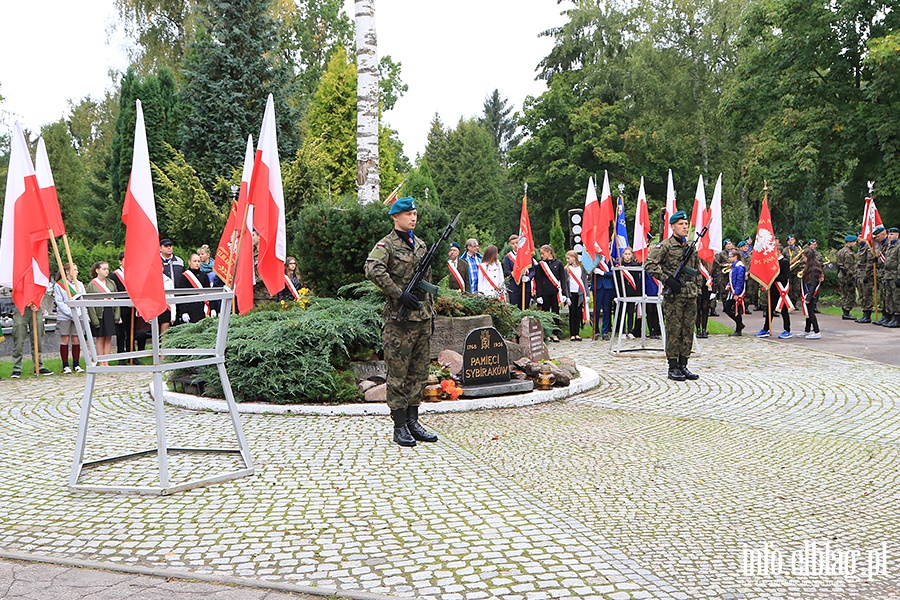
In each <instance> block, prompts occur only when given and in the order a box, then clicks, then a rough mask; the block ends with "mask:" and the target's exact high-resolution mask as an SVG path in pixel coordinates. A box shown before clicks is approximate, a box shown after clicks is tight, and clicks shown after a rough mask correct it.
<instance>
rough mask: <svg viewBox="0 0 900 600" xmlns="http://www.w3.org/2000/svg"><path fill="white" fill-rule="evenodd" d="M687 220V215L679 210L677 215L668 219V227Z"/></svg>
mask: <svg viewBox="0 0 900 600" xmlns="http://www.w3.org/2000/svg"><path fill="white" fill-rule="evenodd" d="M687 218H688V217H687V213H686V212H684V211H683V210H679V211H678V212H677V213H675V214H674V215H672V216H671V217H669V225H673V224H675V223H676V222H678V221H680V220H682V219H684V220H687Z"/></svg>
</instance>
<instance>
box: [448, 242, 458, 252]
mask: <svg viewBox="0 0 900 600" xmlns="http://www.w3.org/2000/svg"><path fill="white" fill-rule="evenodd" d="M450 247H451V248H456V249H457V250H459V249H460V248H459V244H458V243H456V242H450Z"/></svg>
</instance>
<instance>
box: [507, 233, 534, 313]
mask: <svg viewBox="0 0 900 600" xmlns="http://www.w3.org/2000/svg"><path fill="white" fill-rule="evenodd" d="M518 250H519V236H518V234H515V233H514V234H512V235H511V236H509V252H507V253H506V256H504V257H503V274H504V275H505V276H506V288H507V289H508V290H509V303H510V304H512V305H513V306H517V307H519V308H521V309H522V310H525V309H526V308H528V307H529V306H531V285H530V284H529V282H530V281H531V280H532V279H534V267H528V266H525V267H524V270H523V271H522V272H521V273H520V274H519V276H518V277H516V261H517V260H518V256H519V254H518ZM523 294H524V299H523Z"/></svg>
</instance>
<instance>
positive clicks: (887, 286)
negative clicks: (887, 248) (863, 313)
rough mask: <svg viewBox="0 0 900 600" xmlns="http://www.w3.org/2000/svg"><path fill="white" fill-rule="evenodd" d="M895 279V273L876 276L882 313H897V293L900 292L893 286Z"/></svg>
mask: <svg viewBox="0 0 900 600" xmlns="http://www.w3.org/2000/svg"><path fill="white" fill-rule="evenodd" d="M895 279H897V274H896V273H888V272H885V273H884V275H882V274H881V273H879V274H878V295H879V296H881V312H882V313H887V314H890V315H892V314H894V313H896V312H897V292H898V291H900V290H898V288H897V287H896V286H895V285H894V280H895Z"/></svg>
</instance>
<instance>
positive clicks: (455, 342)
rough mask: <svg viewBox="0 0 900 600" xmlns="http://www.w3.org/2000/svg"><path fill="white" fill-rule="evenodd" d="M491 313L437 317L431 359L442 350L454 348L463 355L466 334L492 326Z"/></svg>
mask: <svg viewBox="0 0 900 600" xmlns="http://www.w3.org/2000/svg"><path fill="white" fill-rule="evenodd" d="M492 325H493V321H492V320H491V316H490V315H476V316H474V317H435V318H434V335H433V336H431V356H430V357H429V358H430V359H431V360H434V359H436V358H437V357H438V354H439V353H440V352H441V350H453V351H454V352H457V353H458V354H459V355H460V356H462V353H463V350H464V349H465V345H466V336H467V335H469V332H470V331H472V330H473V329H478V328H479V327H491V326H492Z"/></svg>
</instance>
